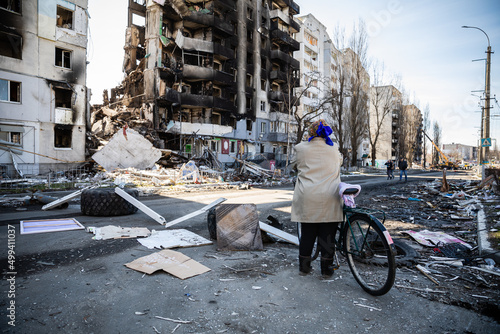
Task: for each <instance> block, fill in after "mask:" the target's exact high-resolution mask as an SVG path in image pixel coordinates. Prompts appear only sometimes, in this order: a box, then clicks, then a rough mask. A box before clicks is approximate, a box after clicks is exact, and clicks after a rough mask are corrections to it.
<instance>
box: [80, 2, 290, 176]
mask: <svg viewBox="0 0 500 334" xmlns="http://www.w3.org/2000/svg"><path fill="white" fill-rule="evenodd" d="M298 13H299V6H298V5H297V4H296V3H295V2H293V1H291V0H274V1H268V0H262V1H260V0H259V1H250V0H237V1H234V0H213V1H201V0H191V1H189V0H186V1H175V0H170V1H169V0H149V1H145V0H129V9H128V27H127V29H126V34H125V36H126V37H125V46H124V49H125V57H124V64H123V69H124V72H125V78H124V80H123V81H122V84H121V85H120V86H118V87H115V88H111V89H110V91H109V93H108V91H107V90H105V91H104V92H103V105H94V106H93V111H92V114H91V119H90V124H91V127H92V136H91V139H92V140H91V141H90V144H91V146H90V147H88V149H89V152H88V153H91V154H92V153H93V152H95V151H96V150H97V148H99V147H100V146H102V145H103V144H105V143H106V141H107V140H109V138H110V137H111V136H112V135H113V134H114V133H116V132H117V131H119V130H120V129H122V128H123V127H129V128H134V129H135V130H137V131H138V132H139V133H141V134H142V135H144V136H145V137H146V138H147V139H148V140H150V141H151V142H152V143H153V145H154V146H155V147H157V148H160V149H167V150H171V151H175V152H177V151H180V153H181V154H182V155H184V156H185V157H187V158H191V157H196V156H201V155H202V154H204V153H205V152H206V151H210V153H211V154H212V153H213V154H214V155H215V156H216V157H217V159H218V160H219V161H220V162H221V163H222V164H224V165H232V164H233V163H234V162H235V161H236V160H235V159H234V158H239V159H241V158H243V159H246V160H249V161H254V162H257V163H260V164H261V165H262V166H263V167H265V168H272V167H273V165H274V166H277V167H282V166H284V165H285V163H286V159H287V158H288V157H287V154H288V153H289V152H290V149H289V143H292V142H293V141H294V140H295V138H289V135H288V134H287V131H288V129H292V127H293V123H294V122H293V120H291V119H289V117H290V114H289V110H290V108H291V107H292V106H293V105H294V104H296V103H297V99H296V98H295V96H294V94H293V91H294V88H295V87H297V86H298V84H299V76H300V73H299V72H300V66H299V62H298V61H297V60H296V59H294V58H293V52H294V51H296V50H299V48H300V45H299V43H298V42H297V41H296V40H295V39H294V37H293V35H294V33H297V32H298V31H299V30H300V25H299V23H298V22H297V21H295V19H294V15H296V14H298ZM290 132H291V133H293V129H292V130H291V131H290ZM92 145H93V146H92Z"/></svg>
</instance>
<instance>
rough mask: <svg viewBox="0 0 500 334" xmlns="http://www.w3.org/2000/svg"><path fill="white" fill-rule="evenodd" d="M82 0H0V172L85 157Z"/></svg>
mask: <svg viewBox="0 0 500 334" xmlns="http://www.w3.org/2000/svg"><path fill="white" fill-rule="evenodd" d="M87 3H88V1H87V0H71V1H62V0H44V1H37V0H23V1H21V0H9V1H0V178H1V179H4V178H7V177H19V176H20V177H23V176H24V175H39V174H44V173H46V172H48V171H53V170H56V171H58V170H61V169H64V170H66V169H67V168H68V167H75V166H78V165H81V162H82V161H84V160H85V132H86V123H87V121H86V116H87V115H88V113H89V108H88V94H87V87H86V75H87V63H86V61H87V59H86V55H87V31H88V29H87V28H88V12H87Z"/></svg>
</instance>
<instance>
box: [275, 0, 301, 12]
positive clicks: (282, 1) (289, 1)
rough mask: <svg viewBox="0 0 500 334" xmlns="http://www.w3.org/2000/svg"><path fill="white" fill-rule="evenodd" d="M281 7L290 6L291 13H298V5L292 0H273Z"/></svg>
mask: <svg viewBox="0 0 500 334" xmlns="http://www.w3.org/2000/svg"><path fill="white" fill-rule="evenodd" d="M274 2H276V3H277V4H278V5H279V6H280V7H281V8H284V7H290V13H291V14H292V15H297V14H299V13H300V6H299V5H297V4H296V3H295V2H294V1H293V0H274Z"/></svg>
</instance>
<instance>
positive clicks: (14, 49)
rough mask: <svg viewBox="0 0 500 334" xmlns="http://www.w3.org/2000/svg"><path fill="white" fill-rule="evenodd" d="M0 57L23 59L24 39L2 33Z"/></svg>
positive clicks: (0, 32) (0, 35)
mask: <svg viewBox="0 0 500 334" xmlns="http://www.w3.org/2000/svg"><path fill="white" fill-rule="evenodd" d="M0 56H5V57H9V58H15V59H23V38H22V37H21V36H17V35H15V34H9V33H7V32H4V31H0Z"/></svg>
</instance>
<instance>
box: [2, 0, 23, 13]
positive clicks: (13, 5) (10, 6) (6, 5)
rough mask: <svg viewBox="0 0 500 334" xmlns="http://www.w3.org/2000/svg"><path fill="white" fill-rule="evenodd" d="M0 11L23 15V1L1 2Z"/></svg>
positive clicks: (7, 0) (9, 0)
mask: <svg viewBox="0 0 500 334" xmlns="http://www.w3.org/2000/svg"><path fill="white" fill-rule="evenodd" d="M0 9H3V10H6V11H8V12H12V13H17V14H22V13H21V11H22V6H21V0H0Z"/></svg>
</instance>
